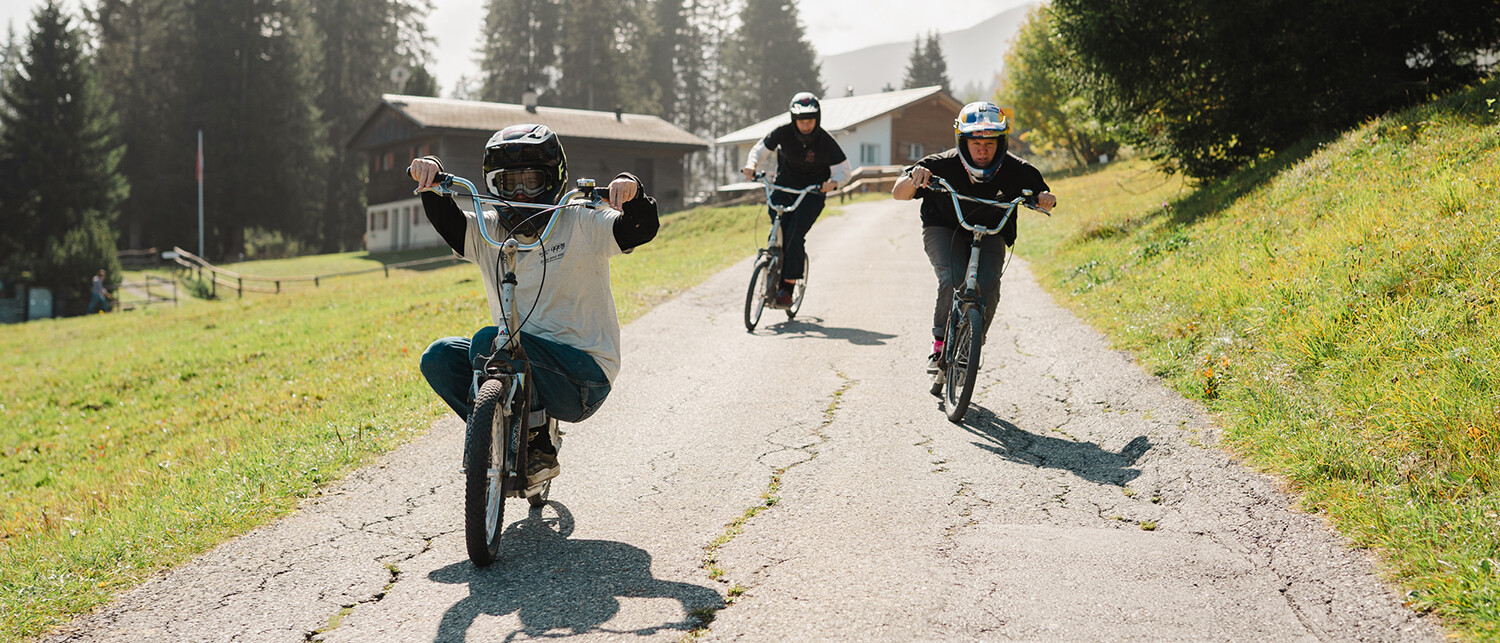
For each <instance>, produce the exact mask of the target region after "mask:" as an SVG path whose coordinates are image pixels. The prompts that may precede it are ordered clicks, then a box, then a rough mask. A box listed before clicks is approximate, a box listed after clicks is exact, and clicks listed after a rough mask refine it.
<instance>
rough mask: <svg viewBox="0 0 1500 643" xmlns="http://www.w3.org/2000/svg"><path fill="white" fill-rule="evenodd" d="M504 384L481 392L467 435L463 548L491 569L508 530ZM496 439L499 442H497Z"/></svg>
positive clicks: (491, 384) (486, 385)
mask: <svg viewBox="0 0 1500 643" xmlns="http://www.w3.org/2000/svg"><path fill="white" fill-rule="evenodd" d="M504 401H505V383H504V382H502V381H501V380H498V379H492V380H488V381H486V382H485V383H484V385H483V386H481V387H480V388H479V395H478V396H477V397H476V398H475V400H474V410H473V411H472V412H470V414H469V424H468V427H467V429H466V430H465V433H464V436H465V437H464V439H465V440H466V442H465V444H464V460H465V461H464V478H465V479H464V544H465V545H467V547H468V550H469V560H471V561H473V562H474V564H475V565H477V566H479V567H485V566H488V565H489V564H490V563H493V562H495V560H496V559H497V558H499V556H500V533H501V531H502V529H503V528H504V526H505V485H504V480H505V473H506V472H505V471H504V467H503V465H501V464H499V463H501V462H503V460H504V458H503V457H502V456H501V454H503V453H504V452H505V448H504V447H505V440H506V438H507V436H508V435H509V434H510V432H509V431H508V430H507V429H508V427H507V426H505V425H506V420H507V419H508V418H507V416H506V414H505V409H504V408H503V407H502V404H503V403H504ZM494 438H498V442H499V443H498V444H497V443H496V442H497V440H495V439H494Z"/></svg>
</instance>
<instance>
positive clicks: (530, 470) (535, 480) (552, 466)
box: [526, 449, 562, 487]
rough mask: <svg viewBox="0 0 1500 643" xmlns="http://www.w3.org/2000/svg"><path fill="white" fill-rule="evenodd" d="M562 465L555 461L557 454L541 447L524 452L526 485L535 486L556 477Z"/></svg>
mask: <svg viewBox="0 0 1500 643" xmlns="http://www.w3.org/2000/svg"><path fill="white" fill-rule="evenodd" d="M561 469H562V465H559V464H558V463H557V454H556V453H548V452H546V451H543V450H541V449H531V450H530V451H527V452H526V486H528V487H535V486H537V485H539V484H541V483H543V482H546V481H548V480H551V479H553V478H556V477H557V474H558V472H559V471H561Z"/></svg>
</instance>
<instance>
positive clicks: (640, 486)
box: [48, 201, 1442, 642]
mask: <svg viewBox="0 0 1500 643" xmlns="http://www.w3.org/2000/svg"><path fill="white" fill-rule="evenodd" d="M1058 216H1066V212H1065V211H1063V212H1061V213H1059V215H1058ZM809 247H810V252H811V255H812V257H813V264H812V271H811V276H812V279H813V281H812V285H811V287H810V289H809V291H808V294H807V299H806V302H805V304H804V306H803V309H802V313H801V314H800V315H799V316H798V318H797V319H796V320H795V321H787V320H786V318H785V315H784V313H782V312H781V311H775V310H767V311H766V313H765V317H764V319H763V320H762V321H761V326H760V329H759V330H757V331H756V332H755V333H753V334H752V333H747V332H746V331H745V328H744V326H743V322H742V321H741V310H742V306H743V302H744V293H745V287H746V284H747V283H748V279H749V273H750V270H749V262H748V261H745V262H741V263H739V264H737V265H735V266H734V267H732V268H730V269H729V270H726V271H725V272H723V273H721V274H718V275H716V276H714V277H712V278H710V279H709V280H707V281H706V282H705V283H704V284H702V285H701V286H699V287H697V288H695V289H693V290H691V291H689V292H688V293H686V294H684V295H682V296H680V297H678V298H676V299H674V300H672V301H669V302H667V303H665V304H662V305H661V306H659V307H658V308H657V309H655V310H653V311H652V312H650V313H649V314H647V315H646V316H644V317H642V318H641V319H640V320H638V321H636V322H635V323H633V324H631V325H630V326H628V327H626V328H625V330H624V342H625V346H626V351H625V355H624V370H623V372H622V374H621V375H620V377H619V379H618V381H617V382H616V383H615V391H614V393H613V394H612V395H611V397H610V400H609V401H608V403H606V405H605V406H604V408H603V410H602V411H600V413H599V414H598V415H596V416H595V417H594V418H593V419H591V420H589V421H588V422H585V423H583V424H579V425H566V426H565V431H566V437H565V438H564V442H563V448H562V453H561V461H562V467H563V468H562V475H561V476H560V477H559V478H558V479H557V481H556V483H555V484H554V486H553V492H552V498H553V502H552V503H550V504H549V505H548V506H547V507H546V508H544V509H542V510H530V511H529V510H528V508H527V507H526V505H525V503H524V502H522V501H519V500H511V501H509V504H508V508H507V515H506V520H507V523H508V524H507V526H506V530H505V536H504V544H503V550H502V556H503V559H502V560H501V561H500V562H498V563H497V564H495V565H494V566H492V567H490V568H488V569H477V568H475V567H474V566H472V565H471V564H470V563H469V562H468V560H467V557H466V555H465V553H464V545H463V533H462V516H461V499H460V496H461V492H462V482H461V478H460V477H459V473H458V466H459V454H460V451H461V444H460V434H461V432H462V425H461V423H460V422H458V421H457V419H456V418H449V419H446V420H443V421H440V422H438V423H436V424H435V425H434V426H433V428H432V431H431V432H430V433H428V434H427V435H425V436H424V437H422V438H420V439H418V440H417V441H415V442H414V443H412V444H410V445H408V446H406V447H404V448H402V449H400V450H398V451H396V452H394V453H392V454H390V455H389V457H387V458H385V459H384V460H383V462H382V463H381V464H379V465H377V466H373V467H370V468H367V469H364V470H361V471H359V472H356V473H354V474H353V475H351V476H350V477H349V478H348V479H346V480H345V481H344V482H343V483H342V484H341V485H339V486H338V487H337V488H336V489H334V490H332V491H331V492H330V493H329V494H327V495H325V496H322V497H319V498H315V499H311V500H309V501H307V502H306V503H305V504H304V506H303V507H302V508H301V509H300V510H299V511H298V512H297V513H296V514H295V515H293V516H290V517H288V518H286V519H284V520H281V521H279V522H277V523H275V524H272V525H269V526H267V527H264V528H262V529H259V530H256V531H254V532H252V533H250V534H248V535H246V536H244V537H242V538H240V539H237V540H235V541H233V542H230V543H226V544H225V545H223V546H221V547H219V548H217V549H215V550H213V551H211V552H209V553H207V554H204V555H203V556H201V557H199V558H198V559H196V560H194V561H192V562H191V563H189V564H186V565H184V566H182V567H180V568H178V569H175V570H172V571H171V572H169V573H166V574H163V575H161V576H160V577H158V578H155V579H153V580H152V581H150V582H148V583H146V584H144V585H143V586H141V587H139V588H137V589H136V590H133V591H131V592H128V593H126V594H124V595H123V596H121V597H120V598H119V599H118V600H117V601H116V602H115V603H113V604H111V605H110V606H108V607H107V608H105V609H102V610H100V611H99V612H98V613H96V614H93V615H90V616H87V617H84V618H81V619H79V620H78V621H76V622H74V623H73V624H71V625H69V626H68V627H67V628H65V629H63V630H61V631H60V632H58V633H56V634H54V635H53V636H51V637H48V638H49V640H86V641H162V640H171V641H303V640H309V639H310V640H321V641H341V642H342V641H351V642H352V641H359V642H370V641H403V642H404V641H463V640H468V641H521V640H529V639H538V638H547V639H552V638H568V639H578V640H589V641H592V640H630V641H635V640H647V639H650V640H665V641H674V640H683V639H684V638H685V637H699V638H701V639H703V640H721V639H733V640H745V641H804V640H860V641H867V640H874V641H907V640H944V641H950V640H1068V641H1075V640H1110V641H1117V640H1121V641H1123V640H1152V641H1155V640H1193V641H1201V640H1232V641H1252V640H1253V641H1262V640H1271V641H1303V640H1306V641H1313V640H1334V641H1355V640H1358V641H1412V640H1431V641H1436V640H1441V639H1442V635H1441V632H1440V631H1439V629H1438V627H1437V625H1436V624H1435V623H1434V622H1433V620H1432V619H1430V618H1426V617H1421V616H1418V615H1416V614H1413V613H1412V612H1411V611H1409V610H1407V609H1406V608H1404V607H1403V606H1402V604H1401V598H1400V597H1399V596H1398V594H1397V593H1396V592H1395V591H1394V590H1392V589H1391V588H1390V587H1389V586H1387V585H1386V584H1384V583H1383V582H1382V581H1381V580H1380V578H1379V577H1378V575H1377V572H1376V571H1375V567H1374V565H1373V563H1372V560H1371V559H1370V557H1369V555H1368V553H1366V552H1363V551H1358V550H1352V549H1350V548H1349V547H1348V545H1347V543H1346V542H1345V541H1344V540H1342V539H1341V538H1340V537H1339V536H1338V535H1337V534H1335V533H1334V532H1333V531H1332V529H1331V528H1330V527H1329V526H1328V525H1327V524H1326V523H1325V522H1324V521H1323V520H1322V519H1320V518H1318V517H1316V516H1311V515H1308V514H1305V513H1301V512H1298V511H1296V510H1295V509H1293V508H1292V507H1291V501H1290V500H1289V499H1288V497H1287V496H1286V495H1285V494H1284V493H1283V492H1282V491H1281V490H1280V488H1279V487H1278V485H1277V483H1276V482H1275V481H1274V480H1272V479H1270V478H1267V477H1265V476H1262V475H1259V474H1256V473H1253V472H1250V471H1249V470H1247V469H1246V468H1244V467H1242V466H1240V465H1239V464H1236V463H1235V462H1234V461H1233V459H1232V458H1230V457H1228V456H1227V455H1226V454H1225V453H1224V452H1222V451H1220V450H1218V449H1216V448H1215V447H1214V446H1213V445H1214V444H1215V442H1216V440H1217V435H1218V430H1217V429H1216V427H1215V426H1214V424H1213V421H1212V419H1211V418H1210V417H1209V416H1207V415H1206V414H1205V413H1204V411H1203V410H1202V409H1201V408H1200V407H1198V406H1197V405H1195V404H1193V403H1191V402H1188V401H1185V400H1183V399H1182V398H1181V397H1180V396H1178V395H1177V394H1175V393H1173V392H1172V391H1170V390H1168V389H1167V388H1165V387H1164V386H1163V385H1162V384H1161V383H1160V382H1158V381H1157V380H1155V379H1154V378H1152V377H1151V376H1149V375H1148V374H1146V373H1145V372H1143V371H1142V370H1141V369H1140V367H1138V366H1137V365H1136V364H1135V363H1133V362H1132V361H1131V360H1130V359H1129V358H1128V357H1127V356H1125V355H1124V354H1121V353H1119V352H1116V351H1114V350H1111V349H1110V348H1109V347H1108V346H1107V344H1106V342H1105V341H1104V340H1103V339H1102V337H1101V336H1100V335H1098V334H1097V333H1096V332H1094V331H1093V330H1091V329H1090V328H1088V327H1087V326H1085V325H1084V324H1082V323H1081V322H1080V321H1079V320H1078V319H1076V318H1075V317H1074V316H1072V315H1071V314H1070V313H1068V312H1066V311H1064V310H1063V309H1061V308H1059V307H1058V306H1057V305H1056V304H1055V303H1054V302H1053V301H1052V300H1051V298H1050V297H1048V296H1047V295H1046V294H1045V293H1043V292H1042V291H1041V290H1040V289H1039V288H1038V287H1037V286H1036V284H1035V283H1034V281H1033V279H1032V277H1031V276H1030V274H1029V272H1028V270H1027V266H1026V264H1025V263H1024V262H1023V261H1019V260H1018V261H1015V262H1014V263H1013V264H1012V265H1011V267H1010V270H1009V272H1008V273H1007V276H1006V279H1005V284H1004V288H1003V300H1002V304H1003V305H1002V310H1000V312H999V314H998V316H997V318H996V321H995V325H994V327H993V329H992V331H991V334H990V339H989V342H988V344H987V346H986V354H985V363H984V370H983V373H982V379H981V380H980V382H979V389H978V390H977V391H976V393H975V403H974V405H973V407H972V408H971V410H970V411H969V415H968V417H967V418H966V420H965V422H964V423H963V424H961V425H959V424H952V423H950V422H948V421H947V419H946V418H945V417H944V415H943V413H942V410H941V408H940V406H939V403H938V401H937V399H936V398H934V397H933V396H931V395H930V394H929V393H928V386H929V379H928V377H927V375H926V374H925V373H924V368H923V367H924V365H925V360H926V354H927V352H928V349H929V342H930V338H929V334H928V331H929V323H930V311H931V305H932V296H933V292H932V291H933V284H934V279H933V276H932V272H931V269H930V268H929V267H928V264H927V261H926V259H925V257H924V256H923V254H922V250H921V232H920V228H919V224H918V222H917V217H916V208H915V206H914V205H913V204H912V203H896V202H889V201H884V202H875V203H865V204H860V205H856V206H851V207H849V208H848V209H847V213H846V214H845V215H844V216H841V217H834V218H828V219H825V220H823V221H821V222H819V224H818V225H817V227H816V228H814V229H813V231H812V234H811V235H810V237H809ZM622 260H624V261H629V260H632V258H631V257H625V258H623V259H622ZM412 376H413V377H417V376H418V375H417V373H416V365H415V364H413V370H412ZM768 497H769V498H770V500H768V499H767V498H768ZM757 507H758V508H760V511H758V512H756V511H754V509H755V508H757ZM752 514H753V515H752ZM747 516H749V517H748V519H746V517H747Z"/></svg>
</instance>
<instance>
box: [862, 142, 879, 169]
mask: <svg viewBox="0 0 1500 643" xmlns="http://www.w3.org/2000/svg"><path fill="white" fill-rule="evenodd" d="M879 156H880V144H879V143H860V144H859V164H860V165H874V164H875V163H876V162H877V160H876V159H877V158H878V157H879Z"/></svg>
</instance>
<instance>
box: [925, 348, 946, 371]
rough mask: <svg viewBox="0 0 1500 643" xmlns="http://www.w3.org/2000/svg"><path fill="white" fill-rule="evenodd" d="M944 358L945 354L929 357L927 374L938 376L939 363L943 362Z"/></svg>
mask: <svg viewBox="0 0 1500 643" xmlns="http://www.w3.org/2000/svg"><path fill="white" fill-rule="evenodd" d="M942 358H943V354H942V353H933V354H932V355H930V356H928V358H927V374H928V375H937V372H938V362H939V361H940V360H942Z"/></svg>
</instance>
